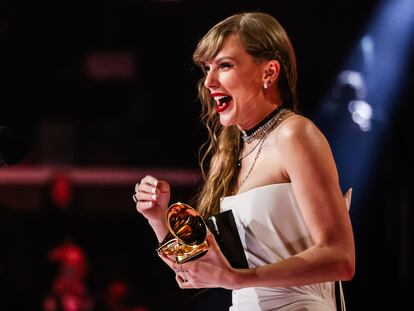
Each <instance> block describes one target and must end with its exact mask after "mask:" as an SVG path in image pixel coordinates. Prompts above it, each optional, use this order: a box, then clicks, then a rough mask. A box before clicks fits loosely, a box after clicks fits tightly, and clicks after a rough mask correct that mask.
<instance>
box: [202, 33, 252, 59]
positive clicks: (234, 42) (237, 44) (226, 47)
mask: <svg viewBox="0 0 414 311" xmlns="http://www.w3.org/2000/svg"><path fill="white" fill-rule="evenodd" d="M246 57H251V56H250V55H249V54H247V52H246V50H245V48H244V47H243V45H242V43H241V41H240V38H239V37H238V36H237V35H230V36H228V37H227V38H226V39H224V41H223V45H222V46H221V48H220V49H219V50H218V53H217V55H216V56H214V57H213V58H212V59H211V60H209V61H207V63H213V62H215V61H217V60H220V59H223V58H232V59H236V60H237V59H243V58H246Z"/></svg>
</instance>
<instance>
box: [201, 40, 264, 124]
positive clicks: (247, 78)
mask: <svg viewBox="0 0 414 311" xmlns="http://www.w3.org/2000/svg"><path fill="white" fill-rule="evenodd" d="M264 66H265V62H262V63H259V62H257V61H255V60H254V58H253V57H252V56H251V55H249V54H248V53H247V52H246V50H245V49H244V47H243V46H242V44H241V42H240V40H239V38H238V37H237V36H236V35H231V36H229V37H228V38H227V39H226V40H225V41H224V44H223V46H222V48H221V50H220V51H219V53H218V54H217V55H216V56H215V57H214V58H213V59H211V60H209V61H208V62H206V63H205V71H206V79H205V82H204V86H205V87H206V88H208V89H209V91H210V94H211V96H212V97H213V98H214V101H215V104H216V106H215V109H216V111H217V113H219V115H220V123H221V124H222V125H223V126H230V125H238V126H240V127H241V128H243V129H249V128H251V127H253V126H254V125H255V124H256V123H257V119H258V118H260V117H261V116H262V112H261V109H260V108H261V101H263V98H264V95H263V81H264V80H263V77H264V70H265V67H264Z"/></svg>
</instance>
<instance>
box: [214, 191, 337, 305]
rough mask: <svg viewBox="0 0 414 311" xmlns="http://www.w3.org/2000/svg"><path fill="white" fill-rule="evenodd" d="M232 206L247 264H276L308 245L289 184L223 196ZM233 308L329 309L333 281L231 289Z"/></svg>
mask: <svg viewBox="0 0 414 311" xmlns="http://www.w3.org/2000/svg"><path fill="white" fill-rule="evenodd" d="M230 209H231V210H233V214H234V218H235V221H236V225H237V228H238V231H239V235H240V239H241V241H242V244H243V247H244V251H245V253H246V258H247V262H248V264H249V267H250V268H254V267H257V266H262V265H266V264H270V263H275V262H278V261H280V260H283V259H286V258H288V257H290V256H293V255H295V254H297V253H299V252H301V251H303V250H305V249H307V248H309V247H310V246H312V245H313V242H312V238H311V236H310V233H309V230H308V228H307V226H306V224H305V222H304V220H303V217H302V214H301V212H300V209H299V206H298V204H297V202H296V198H295V196H294V194H293V190H292V185H291V184H290V183H283V184H271V185H266V186H262V187H258V188H254V189H251V190H249V191H246V192H243V193H240V194H236V195H233V196H228V197H224V198H223V199H222V201H221V203H220V210H221V211H222V212H224V211H227V210H230ZM232 297H233V298H232V300H233V306H232V307H230V310H232V311H256V310H257V311H258V310H260V311H261V310H268V311H270V310H279V311H288V310H289V311H334V310H336V303H335V287H334V282H326V283H319V284H312V285H306V286H297V287H288V288H285V287H274V288H266V287H248V288H242V289H238V290H233V294H232Z"/></svg>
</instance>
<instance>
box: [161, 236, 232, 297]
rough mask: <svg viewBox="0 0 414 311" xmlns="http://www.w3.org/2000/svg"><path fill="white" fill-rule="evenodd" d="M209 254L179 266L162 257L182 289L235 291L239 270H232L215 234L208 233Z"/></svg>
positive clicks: (166, 257)
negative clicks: (220, 288) (217, 288)
mask: <svg viewBox="0 0 414 311" xmlns="http://www.w3.org/2000/svg"><path fill="white" fill-rule="evenodd" d="M207 243H208V245H209V248H208V251H207V253H206V254H205V255H204V256H202V257H200V258H198V259H196V260H193V261H188V262H185V263H183V264H177V263H176V262H175V260H173V259H171V258H169V257H168V256H161V258H162V259H163V260H164V262H165V263H167V265H169V266H170V267H171V268H172V269H173V270H174V271H175V273H176V278H175V279H176V281H177V283H178V285H179V286H180V288H213V287H222V288H227V289H233V288H234V286H235V284H237V283H236V282H235V278H236V276H237V270H236V269H234V268H232V267H231V266H230V264H229V262H228V261H227V259H226V257H224V255H223V253H222V252H221V250H220V248H219V246H218V244H217V242H216V240H215V238H214V236H213V234H212V233H211V232H208V234H207Z"/></svg>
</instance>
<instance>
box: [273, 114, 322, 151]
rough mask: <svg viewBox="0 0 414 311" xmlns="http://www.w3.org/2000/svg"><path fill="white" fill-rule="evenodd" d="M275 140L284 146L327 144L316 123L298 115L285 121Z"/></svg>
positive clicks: (280, 126)
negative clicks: (287, 144) (320, 142)
mask: <svg viewBox="0 0 414 311" xmlns="http://www.w3.org/2000/svg"><path fill="white" fill-rule="evenodd" d="M274 138H275V139H277V141H278V142H279V143H282V144H285V143H289V144H297V143H299V144H303V143H304V144H308V143H312V142H313V143H316V142H318V141H323V142H326V140H325V137H324V135H323V134H322V132H321V131H320V130H319V128H318V127H317V126H316V125H315V123H313V122H312V121H311V120H310V119H308V118H306V117H304V116H301V115H298V114H293V115H291V116H288V117H287V118H286V119H285V120H283V121H282V123H281V124H280V125H279V128H278V130H277V131H276V132H275V136H274Z"/></svg>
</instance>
